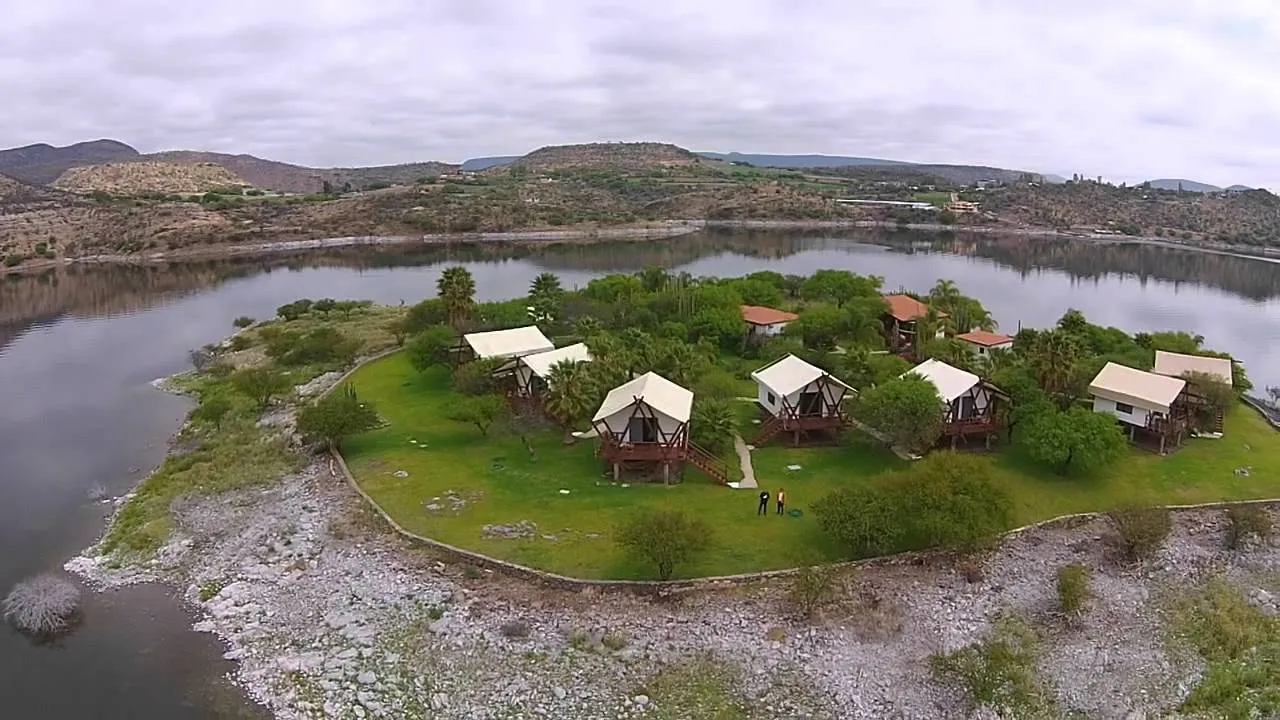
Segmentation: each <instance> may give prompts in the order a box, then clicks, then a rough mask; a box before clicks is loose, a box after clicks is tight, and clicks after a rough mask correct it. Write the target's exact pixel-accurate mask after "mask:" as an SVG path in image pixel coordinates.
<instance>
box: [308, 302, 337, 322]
mask: <svg viewBox="0 0 1280 720" xmlns="http://www.w3.org/2000/svg"><path fill="white" fill-rule="evenodd" d="M337 306H338V301H337V300H334V299H333V298H322V299H320V300H317V301H316V302H315V304H314V305H312V306H311V309H312V310H315V311H316V312H318V313H320V314H321V315H324V316H326V317H327V316H328V315H329V313H331V312H333V310H334V308H336V307H337Z"/></svg>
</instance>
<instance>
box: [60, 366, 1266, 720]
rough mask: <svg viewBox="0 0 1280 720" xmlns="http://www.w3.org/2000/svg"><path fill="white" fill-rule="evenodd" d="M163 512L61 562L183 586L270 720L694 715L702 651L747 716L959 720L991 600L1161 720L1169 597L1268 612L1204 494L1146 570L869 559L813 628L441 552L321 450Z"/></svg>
mask: <svg viewBox="0 0 1280 720" xmlns="http://www.w3.org/2000/svg"><path fill="white" fill-rule="evenodd" d="M335 376H336V374H335ZM332 380H333V377H330V378H328V381H329V382H332ZM314 386H315V383H314V382H313V383H311V384H309V385H308V386H307V388H306V389H307V390H308V391H314V390H315V389H316V387H314ZM272 420H273V423H276V422H284V423H287V421H288V418H287V413H285V414H283V415H281V416H280V417H273V418H272ZM286 429H287V426H286ZM1271 512H1272V515H1273V520H1275V521H1280V517H1277V516H1276V513H1275V511H1274V510H1272V511H1271ZM173 514H174V520H175V522H174V525H175V528H174V533H173V535H172V537H171V539H170V541H169V542H168V543H167V544H166V545H165V546H164V547H163V548H162V549H161V551H160V552H159V553H157V555H156V557H155V558H154V559H152V560H151V561H149V562H147V563H146V564H144V565H142V566H126V567H117V566H116V564H115V563H113V562H112V561H110V560H109V559H107V558H103V557H100V556H98V555H97V554H96V551H95V550H94V549H93V548H90V549H89V550H87V551H86V552H85V553H84V554H83V555H81V556H79V557H77V558H74V559H73V560H71V561H70V562H68V563H67V569H68V570H70V571H72V572H75V573H77V574H79V575H80V576H82V577H84V578H85V579H86V580H87V581H88V582H89V583H90V584H92V585H93V586H95V587H96V588H99V589H102V590H104V591H110V589H111V588H113V587H117V586H120V585H125V584H130V583H137V582H162V583H168V584H171V585H174V586H176V587H179V588H185V591H184V594H185V598H186V599H187V600H188V601H189V602H190V603H192V605H193V606H194V607H196V608H197V609H198V610H199V611H200V613H201V615H202V619H201V620H200V621H199V622H198V623H196V625H195V629H196V630H197V631H203V632H212V633H215V634H217V635H218V636H219V637H220V638H221V639H222V640H223V641H224V642H225V643H226V647H227V652H226V657H227V658H228V659H231V660H235V661H238V669H237V672H236V679H237V680H238V681H239V683H240V684H241V685H242V686H243V687H244V688H245V690H246V692H247V693H248V694H249V696H250V697H252V698H253V699H254V700H256V701H257V702H260V703H262V704H264V705H266V706H267V707H269V708H270V710H271V711H272V712H273V713H274V715H275V716H276V717H278V718H281V720H302V719H304V718H306V719H311V718H359V719H363V718H369V717H375V718H441V719H452V718H459V719H461V718H563V719H565V720H575V719H582V720H588V719H590V720H599V719H603V718H633V717H646V716H647V717H658V718H676V717H680V718H683V717H688V718H696V717H700V715H699V714H698V710H697V709H696V708H694V709H690V708H689V707H688V706H686V705H680V704H679V703H681V702H685V700H680V699H677V698H673V697H669V696H668V695H667V694H664V692H663V691H662V688H663V684H662V683H660V682H655V677H656V676H659V675H661V674H662V673H667V672H673V670H672V668H677V669H679V668H689V667H698V665H697V664H698V663H704V664H710V665H711V666H714V667H717V668H721V669H722V670H723V672H725V673H726V674H727V677H728V678H729V681H728V687H729V689H730V691H731V693H732V695H733V696H734V697H735V698H736V699H737V700H738V701H741V702H743V703H744V704H745V707H746V708H747V709H748V712H749V713H753V714H746V715H744V717H752V718H755V717H759V718H832V719H834V718H840V719H842V720H843V719H846V718H882V717H899V718H954V717H992V715H990V714H986V715H983V714H982V713H983V712H985V711H981V710H980V711H978V714H971V710H970V709H969V708H968V707H966V703H965V700H964V698H963V697H961V695H960V693H959V692H957V691H956V690H955V689H954V688H949V687H946V686H943V685H940V684H938V683H937V682H936V681H935V680H934V679H933V678H932V676H931V674H930V671H929V662H928V661H929V658H930V656H931V655H933V654H934V653H938V652H945V651H950V650H954V649H958V648H960V647H963V646H965V645H968V644H970V643H973V642H975V641H977V640H979V639H980V638H982V637H983V636H984V635H985V634H986V633H987V632H988V631H989V630H990V629H991V627H992V626H993V623H995V622H996V620H997V619H998V618H999V617H1001V616H1004V615H1006V614H1009V613H1012V614H1016V615H1018V616H1020V617H1022V618H1024V619H1026V620H1027V621H1028V622H1030V623H1032V624H1033V625H1035V626H1036V627H1038V628H1041V629H1042V631H1043V632H1042V634H1043V636H1044V647H1043V651H1042V655H1041V657H1040V661H1039V667H1038V670H1039V673H1040V675H1041V677H1042V678H1043V679H1044V680H1045V682H1046V683H1047V684H1048V685H1049V686H1050V687H1051V688H1052V692H1053V695H1054V696H1055V697H1056V698H1057V702H1058V704H1059V706H1060V707H1061V708H1062V709H1064V710H1075V711H1080V712H1083V713H1084V714H1085V715H1086V716H1087V717H1091V718H1141V717H1155V716H1164V715H1165V714H1167V713H1168V712H1169V711H1170V710H1171V709H1172V708H1174V707H1176V705H1177V704H1178V703H1179V702H1180V701H1181V700H1182V699H1184V698H1185V697H1186V696H1187V694H1188V693H1189V692H1190V690H1191V689H1192V688H1193V687H1194V686H1195V683H1196V682H1197V681H1198V679H1199V676H1200V673H1201V672H1202V667H1201V665H1200V664H1199V662H1198V661H1197V660H1195V659H1194V658H1190V657H1186V656H1183V655H1182V654H1181V653H1177V652H1173V651H1171V650H1170V649H1169V648H1168V647H1166V645H1165V644H1164V641H1163V637H1164V632H1163V630H1162V627H1163V615H1164V602H1163V599H1164V598H1165V596H1166V594H1167V593H1168V592H1170V591H1172V590H1174V589H1178V588H1186V587H1188V586H1190V585H1192V584H1193V583H1195V582H1196V581H1198V580H1200V579H1202V578H1206V577H1210V576H1218V575H1221V576H1224V577H1226V578H1228V579H1229V580H1230V581H1232V582H1233V583H1235V584H1237V585H1239V586H1241V587H1242V588H1243V589H1244V590H1245V591H1246V593H1247V594H1248V595H1249V597H1251V598H1252V599H1253V600H1254V601H1255V603H1256V604H1258V605H1259V606H1260V607H1262V608H1263V609H1264V610H1265V611H1267V612H1269V613H1272V614H1274V613H1276V612H1277V602H1278V600H1277V597H1276V595H1274V594H1272V593H1274V592H1275V591H1276V588H1274V587H1271V589H1270V590H1268V589H1267V587H1265V586H1266V584H1267V583H1268V582H1273V581H1274V573H1275V569H1276V568H1277V567H1280V548H1277V546H1276V545H1275V544H1266V545H1261V546H1254V547H1251V548H1248V549H1246V550H1242V551H1232V552H1228V551H1226V550H1225V549H1223V548H1224V544H1223V534H1224V532H1225V529H1226V522H1225V519H1224V517H1223V513H1222V512H1221V511H1219V510H1196V511H1184V512H1179V513H1177V514H1176V520H1175V528H1174V532H1173V533H1172V535H1171V536H1170V538H1169V540H1168V541H1167V542H1166V544H1165V546H1164V547H1163V549H1162V550H1161V551H1160V554H1159V556H1158V557H1157V558H1156V559H1155V560H1153V561H1151V562H1149V563H1148V564H1147V565H1145V566H1142V567H1133V566H1126V565H1122V564H1120V563H1118V562H1117V560H1116V559H1115V557H1114V550H1113V549H1112V548H1111V547H1110V544H1109V542H1108V536H1109V534H1110V528H1109V523H1108V521H1106V520H1101V519H1096V520H1088V521H1085V522H1083V523H1082V524H1077V525H1075V526H1072V527H1063V526H1056V527H1041V528H1035V529H1032V530H1028V531H1024V532H1020V533H1017V534H1014V535H1012V536H1009V537H1007V538H1006V539H1005V540H1004V541H1003V542H1002V543H1001V545H1000V547H999V548H998V549H997V550H995V551H993V552H992V553H990V554H989V555H988V556H986V557H985V558H984V559H983V561H982V575H983V578H982V579H981V580H980V581H978V582H969V581H968V579H966V578H965V577H963V576H962V575H961V574H960V573H958V572H957V571H956V570H955V569H954V567H953V564H952V563H950V562H949V561H947V560H946V559H945V558H934V559H929V558H924V559H918V560H915V561H913V562H911V563H901V562H898V563H884V564H877V565H872V566H867V567H864V568H862V569H860V570H858V571H857V572H856V573H852V574H848V575H846V576H844V577H842V578H841V581H840V582H841V584H842V586H843V592H841V593H840V596H841V597H840V599H839V600H838V601H837V602H835V603H833V604H832V605H831V606H830V607H828V608H826V610H825V611H824V613H823V616H822V617H821V618H820V619H818V620H817V621H812V622H811V621H804V620H800V619H798V618H797V617H795V616H794V615H793V613H792V612H791V611H790V609H789V605H788V603H787V601H786V592H787V589H788V585H787V584H786V583H785V582H782V581H774V582H762V583H759V584H754V585H749V586H744V587H738V588H733V589H728V590H720V591H716V590H707V591H696V592H688V593H681V594H675V595H670V596H657V597H642V596H638V595H634V594H629V593H620V592H601V591H598V590H586V591H580V592H571V591H565V590H557V589H551V588H545V587H538V586H534V585H530V584H528V583H525V582H522V581H518V580H514V579H511V578H506V577H503V576H501V575H497V574H493V573H490V572H486V571H483V570H479V569H477V568H474V567H469V566H463V565H454V564H449V563H447V562H444V561H442V559H441V558H438V557H435V556H433V555H432V554H430V552H429V551H427V550H425V549H423V548H422V547H420V546H415V545H413V544H411V543H409V542H408V541H405V540H403V539H401V538H400V537H399V536H396V535H394V534H393V533H391V532H390V530H389V528H387V527H386V526H385V524H383V522H382V520H381V519H380V517H379V516H378V515H377V514H376V513H375V512H374V511H373V510H372V509H371V508H369V507H368V506H367V505H365V504H364V503H363V501H362V500H361V499H360V497H359V496H358V495H357V494H356V493H355V492H354V491H353V490H352V489H351V488H350V487H349V486H348V485H347V484H346V482H345V481H344V480H343V479H341V477H340V476H339V475H338V474H337V473H336V469H335V468H334V467H333V466H332V465H331V461H329V460H328V459H327V458H325V457H323V456H317V458H315V459H314V460H313V461H312V462H311V463H310V464H309V465H308V466H307V467H306V468H305V469H304V470H302V471H301V472H299V473H296V474H293V475H289V476H287V477H284V478H282V479H281V480H280V482H279V483H277V484H275V485H272V486H268V487H258V488H252V489H247V490H240V491H235V492H232V493H227V494H223V495H217V496H209V497H199V498H187V499H183V500H181V501H179V502H177V503H176V504H175V506H174V508H173ZM1066 563H1082V564H1085V565H1087V566H1090V567H1092V568H1093V569H1094V581H1093V586H1094V591H1095V594H1096V599H1095V600H1094V602H1093V603H1092V606H1091V608H1090V610H1089V611H1088V613H1087V615H1086V616H1085V618H1084V621H1083V623H1082V624H1081V626H1080V627H1078V628H1070V627H1067V626H1065V625H1063V623H1061V622H1060V620H1059V619H1058V618H1056V617H1055V610H1054V607H1055V603H1056V592H1055V586H1054V582H1055V577H1056V572H1057V570H1058V568H1059V567H1061V566H1062V565H1064V564H1066ZM1267 578H1270V580H1268V579H1267ZM655 688H656V689H655Z"/></svg>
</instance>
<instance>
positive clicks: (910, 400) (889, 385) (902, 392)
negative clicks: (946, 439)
mask: <svg viewBox="0 0 1280 720" xmlns="http://www.w3.org/2000/svg"><path fill="white" fill-rule="evenodd" d="M856 412H857V414H858V416H859V418H860V419H861V420H863V422H866V423H867V424H868V425H870V426H871V427H873V428H875V429H876V430H879V431H880V432H882V433H885V434H886V435H888V436H889V438H890V439H891V440H892V441H893V442H894V444H896V445H900V446H902V447H904V448H906V449H907V450H909V451H911V452H917V453H922V452H924V451H926V450H928V449H929V448H930V447H932V446H933V444H934V443H935V442H937V441H938V438H939V437H940V436H941V435H942V415H943V407H942V400H941V398H939V397H938V389H937V388H936V387H934V385H933V383H931V382H929V381H928V380H926V379H924V378H922V377H920V376H918V375H907V376H905V377H900V378H893V379H892V380H888V381H885V382H883V383H881V384H879V385H877V386H875V387H873V388H871V389H869V390H865V391H863V392H862V394H861V396H860V398H859V400H858V404H857V409H856Z"/></svg>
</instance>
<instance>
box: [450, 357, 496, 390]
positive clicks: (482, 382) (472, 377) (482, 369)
mask: <svg viewBox="0 0 1280 720" xmlns="http://www.w3.org/2000/svg"><path fill="white" fill-rule="evenodd" d="M502 362H504V361H502V360H496V359H494V360H472V361H471V362H469V363H466V364H463V365H459V366H458V367H457V369H455V370H454V371H453V389H454V390H457V391H458V392H460V393H462V394H463V395H489V394H491V393H494V392H495V391H496V390H497V389H498V382H497V380H496V379H495V378H494V377H493V371H494V370H496V369H497V368H498V365H500V364H501V363H502Z"/></svg>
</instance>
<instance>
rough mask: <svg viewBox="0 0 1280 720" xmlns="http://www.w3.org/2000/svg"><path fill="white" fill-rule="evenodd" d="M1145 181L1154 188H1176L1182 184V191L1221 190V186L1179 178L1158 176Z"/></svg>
mask: <svg viewBox="0 0 1280 720" xmlns="http://www.w3.org/2000/svg"><path fill="white" fill-rule="evenodd" d="M1147 182H1149V183H1151V187H1153V188H1155V189H1156V190H1177V189H1178V186H1179V185H1181V186H1182V189H1183V191H1184V192H1199V193H1204V192H1218V191H1220V190H1222V188H1220V187H1218V186H1217V185H1210V184H1208V183H1202V182H1196V181H1195V180H1184V179H1181V178H1159V179H1157V180H1148V181H1147Z"/></svg>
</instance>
